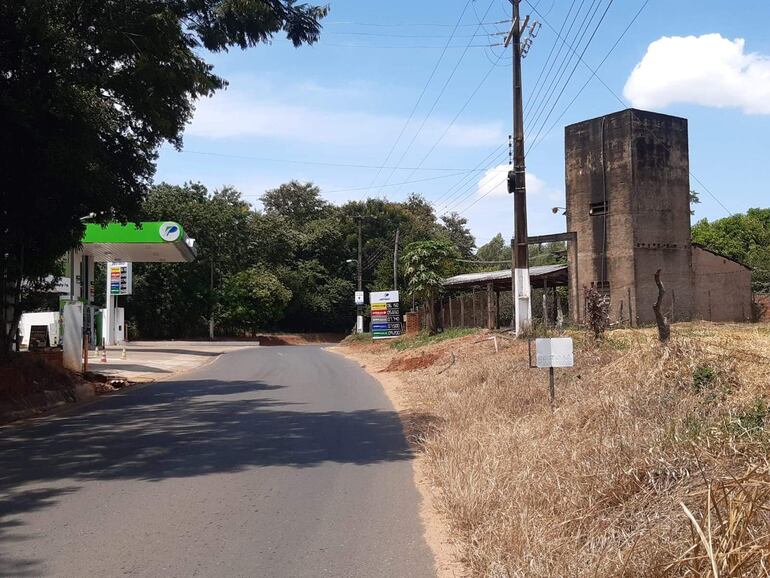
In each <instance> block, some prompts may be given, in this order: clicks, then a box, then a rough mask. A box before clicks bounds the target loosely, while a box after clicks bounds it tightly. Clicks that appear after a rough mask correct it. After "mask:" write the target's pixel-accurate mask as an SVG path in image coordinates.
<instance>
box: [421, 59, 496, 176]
mask: <svg viewBox="0 0 770 578" xmlns="http://www.w3.org/2000/svg"><path fill="white" fill-rule="evenodd" d="M498 60H499V59H498ZM494 69H495V64H493V65H492V66H490V67H489V70H487V72H486V74H485V75H484V76H483V78H482V79H481V81H480V82H479V83H478V85H477V86H476V88H475V89H473V92H472V93H471V94H470V96H469V97H468V98H467V99H466V100H465V103H463V105H462V107H460V110H459V111H458V112H457V114H456V115H455V116H454V118H452V120H451V121H450V122H449V124H448V125H447V126H446V128H445V129H444V132H443V133H441V136H440V137H439V138H438V139H437V140H436V142H434V143H433V145H432V146H431V147H430V149H429V150H428V152H427V153H425V156H423V157H422V160H420V162H419V163H418V164H417V166H418V167H421V166H422V165H423V163H424V162H425V161H426V160H428V157H430V155H431V154H433V151H435V150H436V147H437V146H438V145H439V143H441V141H442V140H444V137H445V136H446V135H447V133H449V130H450V129H451V128H452V126H454V123H455V122H457V119H458V118H460V115H461V114H462V113H463V112H465V109H466V108H467V107H468V105H469V104H470V103H471V101H472V100H473V98H474V97H475V96H476V94H478V92H479V90H481V87H482V86H484V83H485V82H486V81H487V79H488V78H489V75H490V74H491V73H492V71H493V70H494ZM415 172H416V171H414V170H413V171H412V172H411V173H410V174H409V176H408V177H407V179H410V178H412V176H414V173H415Z"/></svg>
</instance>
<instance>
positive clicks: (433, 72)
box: [369, 0, 472, 190]
mask: <svg viewBox="0 0 770 578" xmlns="http://www.w3.org/2000/svg"><path fill="white" fill-rule="evenodd" d="M471 2H472V0H467V2H466V3H465V6H463V9H462V12H460V17H459V18H458V19H457V24H455V27H454V28H453V29H452V34H451V35H450V36H449V39H448V40H447V44H446V46H445V47H444V50H442V51H441V55H440V56H439V57H438V60H436V64H435V65H433V70H431V72H430V75H429V76H428V80H426V81H425V84H424V85H423V87H422V91H420V96H419V97H418V98H417V102H415V103H414V106H413V107H412V110H411V112H410V113H409V117H408V118H407V119H406V122H404V124H403V126H402V127H401V130H400V131H399V133H398V136H397V137H396V140H395V141H393V145H392V146H391V147H390V150H389V151H388V154H387V156H386V157H385V161H384V162H383V163H382V164H383V165H387V164H388V161H389V160H390V157H391V156H392V155H393V152H394V151H395V150H396V147H397V146H398V143H399V142H400V141H401V137H402V136H404V133H405V132H406V129H407V128H408V127H409V124H410V123H411V122H412V119H413V118H414V115H415V113H416V112H417V109H418V108H419V106H420V103H421V102H422V99H423V98H424V97H425V93H426V92H427V90H428V86H429V85H430V83H431V81H432V80H433V77H434V76H436V72H437V71H438V69H439V66H440V65H441V61H442V60H443V59H444V55H445V54H446V51H447V47H448V46H449V44H450V43H451V42H452V37H453V36H454V34H455V32H457V28H458V27H459V26H460V23H461V22H462V20H463V16H465V12H466V11H467V10H468V5H469V4H470V3H471ZM463 54H465V53H463ZM397 164H401V161H400V160H399V162H398V163H397ZM393 172H395V169H394V171H393ZM380 174H382V169H381V168H380V169H378V170H377V174H376V175H374V178H373V179H372V182H371V184H370V185H369V188H370V189H371V187H373V186H374V183H376V182H377V179H378V178H379V177H380ZM392 174H393V173H391V175H392ZM386 184H387V183H386ZM381 189H382V187H380V189H378V190H381Z"/></svg>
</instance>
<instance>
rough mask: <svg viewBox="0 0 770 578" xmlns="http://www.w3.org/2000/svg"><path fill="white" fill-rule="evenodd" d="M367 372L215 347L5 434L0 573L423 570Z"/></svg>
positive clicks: (383, 411)
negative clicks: (152, 379) (187, 368)
mask: <svg viewBox="0 0 770 578" xmlns="http://www.w3.org/2000/svg"><path fill="white" fill-rule="evenodd" d="M410 459H411V455H410V451H409V449H408V447H407V445H406V443H405V440H404V437H403V433H402V430H401V425H400V421H399V419H398V415H397V414H396V413H395V412H394V411H393V409H392V407H391V405H390V403H389V402H388V400H387V398H386V397H385V395H384V393H383V391H382V389H381V387H380V386H379V384H378V383H377V382H376V381H374V380H373V379H372V378H371V377H369V376H368V375H366V374H365V373H364V372H363V371H362V370H361V368H360V367H358V366H357V365H356V364H355V363H353V362H350V361H347V360H345V359H343V358H342V357H339V356H337V355H335V354H332V353H329V352H326V351H324V350H323V349H322V348H320V347H316V346H298V347H270V348H252V349H246V350H240V351H236V352H232V353H228V354H226V355H223V356H222V357H220V358H218V359H217V360H215V361H214V362H213V363H210V364H208V365H206V366H203V367H200V368H199V369H196V370H193V371H191V372H188V373H186V374H185V375H183V376H181V377H178V378H174V379H172V380H167V381H160V382H158V383H155V384H152V385H150V386H148V387H144V388H139V389H130V390H127V391H126V392H125V393H121V394H119V395H115V396H109V397H107V398H105V399H103V400H101V401H100V402H99V403H96V404H93V405H89V406H87V407H84V408H81V409H80V410H79V411H77V412H76V413H74V414H72V415H69V416H61V417H56V418H53V419H51V420H50V421H46V422H43V423H40V424H37V425H34V426H33V427H28V428H18V427H17V428H13V427H7V428H4V429H3V430H2V437H1V438H0V575H3V576H10V575H13V576H40V575H43V576H117V575H131V576H270V577H281V576H291V577H310V576H313V577H317V576H335V577H337V576H366V577H370V576H372V577H378V576H383V577H384V576H389V577H390V576H409V577H421V576H432V575H434V569H433V558H432V555H431V552H430V550H429V549H428V547H427V546H426V544H425V542H424V539H423V536H422V527H421V524H420V521H419V518H418V506H419V497H418V493H417V490H416V489H415V487H414V485H413V478H412V468H411V464H410Z"/></svg>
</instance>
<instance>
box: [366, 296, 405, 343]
mask: <svg viewBox="0 0 770 578" xmlns="http://www.w3.org/2000/svg"><path fill="white" fill-rule="evenodd" d="M369 303H370V304H371V308H372V338H373V339H392V338H394V337H399V336H400V335H401V305H400V303H399V295H398V291H375V292H372V293H370V294H369Z"/></svg>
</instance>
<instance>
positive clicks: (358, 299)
mask: <svg viewBox="0 0 770 578" xmlns="http://www.w3.org/2000/svg"><path fill="white" fill-rule="evenodd" d="M363 304H364V292H363V291H356V305H363Z"/></svg>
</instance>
